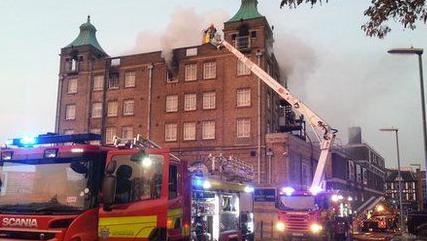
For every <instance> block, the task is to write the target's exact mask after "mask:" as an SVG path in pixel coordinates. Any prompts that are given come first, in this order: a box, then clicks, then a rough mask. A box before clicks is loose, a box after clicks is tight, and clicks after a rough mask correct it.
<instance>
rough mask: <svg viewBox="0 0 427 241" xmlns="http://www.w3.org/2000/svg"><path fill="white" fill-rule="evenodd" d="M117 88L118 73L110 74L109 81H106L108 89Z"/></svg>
mask: <svg viewBox="0 0 427 241" xmlns="http://www.w3.org/2000/svg"><path fill="white" fill-rule="evenodd" d="M118 88H119V73H112V74H110V79H109V80H108V89H118Z"/></svg>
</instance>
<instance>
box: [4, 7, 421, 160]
mask: <svg viewBox="0 0 427 241" xmlns="http://www.w3.org/2000/svg"><path fill="white" fill-rule="evenodd" d="M259 2H260V4H259V8H260V12H261V13H262V14H264V15H265V16H266V17H267V18H268V20H269V22H270V24H271V25H274V27H275V30H274V34H275V38H276V43H275V44H276V51H277V55H278V58H279V60H281V62H282V64H283V65H284V66H285V67H286V70H287V71H288V73H289V84H290V87H291V89H292V91H293V92H294V93H295V94H296V95H298V96H299V97H301V99H303V101H305V102H306V103H307V104H308V105H309V106H311V107H312V108H313V109H314V110H315V111H316V112H317V113H319V114H320V115H321V116H322V117H324V119H326V120H327V121H328V122H329V123H330V124H331V125H332V126H333V127H336V128H338V129H339V130H340V135H339V137H340V139H341V140H342V141H341V142H342V143H345V142H346V139H347V138H346V134H347V128H348V127H349V126H352V125H359V126H361V127H362V128H363V138H364V140H365V141H367V142H369V143H370V144H371V145H373V146H374V147H375V149H376V150H377V151H378V152H380V153H382V154H384V155H385V157H386V158H387V159H388V160H389V161H388V163H387V165H388V166H394V163H395V159H396V158H395V148H394V147H395V146H394V142H393V136H392V135H391V134H388V133H380V132H378V129H379V128H381V127H390V126H394V127H399V128H400V129H401V132H400V134H401V152H402V153H401V154H402V159H403V160H404V164H405V165H409V163H422V161H421V160H422V159H423V148H422V125H421V113H420V106H419V102H420V97H419V82H418V72H417V71H418V67H417V60H416V58H415V57H409V56H390V55H387V54H386V50H387V49H389V48H391V47H409V46H411V45H413V46H415V47H421V48H423V47H426V46H425V41H426V39H427V27H426V25H419V26H418V28H417V30H415V31H409V30H406V31H403V30H402V28H401V27H400V26H399V25H397V24H393V23H392V24H391V25H392V27H393V32H392V33H391V34H390V35H389V36H388V37H387V38H386V39H385V40H378V39H372V38H368V37H365V36H364V34H363V32H362V31H361V30H360V26H361V25H362V24H363V22H364V21H365V20H366V19H365V18H364V17H363V10H364V9H365V8H366V7H367V6H368V4H369V2H370V1H365V0H363V1H362V0H353V1H342V0H341V1H339V0H334V1H332V0H331V1H329V3H328V4H324V5H323V6H317V7H315V8H313V9H312V8H310V7H303V8H300V9H297V10H288V9H285V10H280V9H279V7H278V6H279V2H280V1H279V0H277V1H276V0H259ZM239 5H240V0H216V1H201V0H181V1H170V0H169V1H167V0H158V1H137V0H121V1H105V0H91V1H87V0H86V1H84V0H74V1H58V0H43V1H23V0H2V1H0V22H1V23H2V28H0V53H2V57H1V58H0V66H1V67H0V69H1V72H0V82H1V84H2V85H1V86H2V87H1V90H2V91H1V101H0V142H3V141H5V140H6V139H8V138H11V137H17V136H24V135H34V134H38V133H43V132H47V131H53V129H54V118H55V108H56V92H57V75H58V65H59V57H58V54H59V50H60V48H61V47H64V46H65V45H67V44H68V43H70V42H71V41H72V40H73V39H74V38H75V37H76V36H77V34H78V27H79V26H80V24H81V23H83V22H84V21H85V20H86V16H87V15H88V14H90V15H91V16H92V22H93V24H94V25H95V26H96V27H97V29H98V40H99V42H100V44H101V46H102V47H103V48H104V49H105V50H106V51H107V52H108V53H109V54H110V55H120V54H123V53H126V52H129V51H130V50H132V49H134V48H135V46H136V45H137V44H136V40H137V36H138V35H139V34H140V33H142V32H147V33H149V32H155V33H159V32H162V31H164V29H165V27H166V26H167V25H168V23H169V22H170V21H171V18H170V16H171V14H172V13H173V12H174V10H175V9H176V8H177V7H182V8H194V10H195V11H196V12H197V13H200V14H203V13H207V12H210V11H224V12H226V13H228V15H229V16H232V15H233V14H234V13H235V12H236V11H237V9H238V7H239ZM189 21H190V20H189ZM195 31H199V30H195ZM140 37H141V36H139V38H138V39H140ZM426 61H427V59H426Z"/></svg>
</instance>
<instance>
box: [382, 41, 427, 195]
mask: <svg viewBox="0 0 427 241" xmlns="http://www.w3.org/2000/svg"><path fill="white" fill-rule="evenodd" d="M387 52H388V53H389V54H406V55H408V54H410V55H413V54H416V55H418V65H419V72H420V89H421V108H422V118H423V137H424V163H425V166H426V167H427V122H426V106H425V96H424V79H423V78H424V77H423V59H422V55H423V52H424V49H421V48H397V49H390V50H389V51H387ZM426 189H427V179H426ZM425 193H426V197H424V199H425V200H427V190H426V192H425Z"/></svg>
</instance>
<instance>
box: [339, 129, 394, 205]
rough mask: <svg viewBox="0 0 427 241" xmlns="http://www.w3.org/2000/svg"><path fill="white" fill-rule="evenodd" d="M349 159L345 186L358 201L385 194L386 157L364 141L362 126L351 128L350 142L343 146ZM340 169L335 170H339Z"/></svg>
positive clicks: (372, 199) (365, 200)
mask: <svg viewBox="0 0 427 241" xmlns="http://www.w3.org/2000/svg"><path fill="white" fill-rule="evenodd" d="M342 151H343V152H344V153H345V156H346V159H347V166H346V167H345V169H344V170H345V175H346V182H345V184H344V183H343V184H344V185H345V186H347V189H348V190H350V191H351V192H352V193H353V195H354V199H355V202H356V203H359V204H362V203H367V204H368V203H369V202H370V201H375V198H376V197H381V196H383V195H384V183H385V174H386V169H385V159H384V157H382V155H381V154H379V153H378V152H377V151H376V150H375V149H374V148H373V147H372V146H371V145H369V144H368V143H366V142H363V141H362V130H361V128H360V127H351V128H350V129H349V140H348V144H346V145H344V146H343V147H342ZM338 170H339V169H337V170H335V171H338Z"/></svg>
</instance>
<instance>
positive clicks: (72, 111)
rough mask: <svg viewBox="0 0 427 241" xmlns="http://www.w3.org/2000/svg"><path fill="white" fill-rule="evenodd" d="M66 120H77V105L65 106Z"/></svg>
mask: <svg viewBox="0 0 427 241" xmlns="http://www.w3.org/2000/svg"><path fill="white" fill-rule="evenodd" d="M65 119H66V120H75V119H76V105H74V104H73V105H67V106H65Z"/></svg>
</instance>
